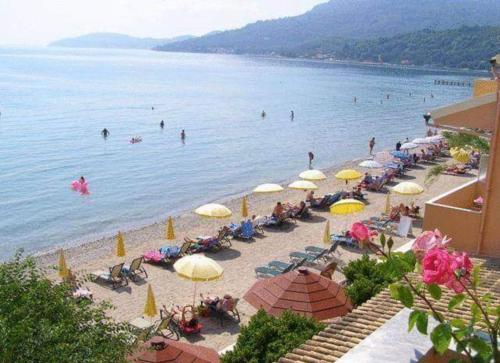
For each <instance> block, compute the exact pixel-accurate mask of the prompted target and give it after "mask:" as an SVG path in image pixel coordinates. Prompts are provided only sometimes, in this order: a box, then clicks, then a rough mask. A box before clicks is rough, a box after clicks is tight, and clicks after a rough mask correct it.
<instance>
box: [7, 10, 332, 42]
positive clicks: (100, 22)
mask: <svg viewBox="0 0 500 363" xmlns="http://www.w3.org/2000/svg"><path fill="white" fill-rule="evenodd" d="M325 1H326V0H0V44H27V45H28V44H29V45H35V44H37V45H43V44H46V43H49V42H51V41H53V40H56V39H59V38H64V37H69V36H75V35H81V34H85V33H91V32H118V33H125V34H130V35H135V36H142V37H147V36H151V37H170V36H175V35H181V34H194V35H201V34H204V33H207V32H210V31H213V30H224V29H231V28H237V27H240V26H243V25H245V24H247V23H250V22H254V21H257V20H261V19H271V18H278V17H283V16H290V15H298V14H301V13H304V12H306V11H307V10H309V9H310V8H312V7H313V6H314V5H317V4H319V3H322V2H325Z"/></svg>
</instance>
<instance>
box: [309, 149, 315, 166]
mask: <svg viewBox="0 0 500 363" xmlns="http://www.w3.org/2000/svg"><path fill="white" fill-rule="evenodd" d="M308 155H309V169H312V162H313V160H314V154H313V153H312V151H309V153H308Z"/></svg>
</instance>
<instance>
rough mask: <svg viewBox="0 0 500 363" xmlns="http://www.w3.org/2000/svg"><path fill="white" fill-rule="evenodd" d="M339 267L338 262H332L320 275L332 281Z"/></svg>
mask: <svg viewBox="0 0 500 363" xmlns="http://www.w3.org/2000/svg"><path fill="white" fill-rule="evenodd" d="M337 266H338V262H337V261H333V262H330V263H329V264H328V265H326V266H325V267H323V269H322V270H321V272H320V273H319V274H320V275H321V276H323V277H326V278H327V279H330V280H331V279H332V277H333V274H334V273H335V271H336V270H337Z"/></svg>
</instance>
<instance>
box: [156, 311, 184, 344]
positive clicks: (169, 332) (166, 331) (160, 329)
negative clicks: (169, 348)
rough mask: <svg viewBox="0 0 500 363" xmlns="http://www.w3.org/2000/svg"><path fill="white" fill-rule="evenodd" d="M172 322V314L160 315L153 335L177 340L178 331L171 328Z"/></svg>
mask: <svg viewBox="0 0 500 363" xmlns="http://www.w3.org/2000/svg"><path fill="white" fill-rule="evenodd" d="M172 324H173V323H172V315H168V316H164V317H162V318H161V319H160V320H159V321H158V324H157V325H156V327H155V329H154V335H155V336H161V337H164V338H165V339H174V340H179V333H178V332H177V331H176V329H174V328H173V326H172Z"/></svg>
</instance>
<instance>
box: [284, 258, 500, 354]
mask: <svg viewBox="0 0 500 363" xmlns="http://www.w3.org/2000/svg"><path fill="white" fill-rule="evenodd" d="M473 263H474V264H480V265H481V286H480V287H479V288H478V291H479V293H480V294H484V293H485V292H490V293H492V294H493V295H494V298H495V299H497V300H499V299H500V260H494V259H479V258H475V259H473ZM410 278H411V279H412V280H415V281H416V280H419V277H418V276H417V275H415V274H410ZM452 296H453V293H452V292H450V291H448V290H446V289H443V296H442V298H441V300H440V301H439V302H437V303H436V304H435V306H436V307H437V309H438V311H441V312H446V315H447V316H450V317H459V318H464V317H468V316H469V315H470V306H468V305H465V304H464V306H461V307H459V308H456V309H455V310H454V311H453V313H449V312H448V301H449V300H450V298H451V297H452ZM415 306H416V307H417V308H419V309H424V310H427V308H426V305H424V303H423V302H422V301H420V300H416V301H415ZM402 308H403V305H401V304H400V303H399V302H397V301H396V300H394V299H392V298H391V296H390V293H389V291H388V289H385V290H383V291H381V292H380V293H379V294H378V295H377V296H374V297H373V298H372V299H370V300H369V301H367V302H366V303H364V304H363V305H361V306H359V307H357V308H356V309H354V310H353V311H352V312H350V313H348V314H347V315H345V316H343V317H341V318H339V319H337V320H336V321H335V322H333V323H331V324H330V325H328V326H327V327H326V328H325V329H324V330H323V331H321V332H319V333H318V335H315V336H314V337H312V339H310V340H308V341H307V342H305V343H304V344H302V345H301V346H300V347H298V348H296V349H294V350H293V351H292V352H290V353H288V354H287V355H286V356H285V357H282V358H281V359H280V360H279V362H280V363H331V362H335V361H337V360H338V359H339V358H340V357H342V356H343V355H344V354H345V353H347V352H348V351H349V350H350V349H351V348H353V347H355V346H356V345H357V344H358V343H359V342H361V341H362V340H363V339H365V338H366V337H367V336H368V335H370V334H371V333H373V332H374V331H375V330H377V329H378V328H380V327H381V326H382V325H384V324H385V323H386V322H387V320H389V319H390V318H392V317H393V316H394V315H396V314H397V313H398V312H399V311H400V310H401V309H402Z"/></svg>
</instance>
